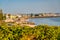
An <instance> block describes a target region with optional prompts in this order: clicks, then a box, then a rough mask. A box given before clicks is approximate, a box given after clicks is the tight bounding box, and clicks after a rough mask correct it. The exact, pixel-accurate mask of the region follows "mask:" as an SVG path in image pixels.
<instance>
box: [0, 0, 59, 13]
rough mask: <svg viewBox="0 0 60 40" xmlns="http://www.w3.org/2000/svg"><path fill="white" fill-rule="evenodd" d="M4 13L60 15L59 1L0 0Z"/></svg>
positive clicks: (0, 7) (0, 6)
mask: <svg viewBox="0 0 60 40" xmlns="http://www.w3.org/2000/svg"><path fill="white" fill-rule="evenodd" d="M0 9H2V10H3V12H4V13H60V0H0Z"/></svg>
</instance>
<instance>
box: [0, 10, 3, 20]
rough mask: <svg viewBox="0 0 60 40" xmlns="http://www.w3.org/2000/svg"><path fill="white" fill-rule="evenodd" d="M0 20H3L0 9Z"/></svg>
mask: <svg viewBox="0 0 60 40" xmlns="http://www.w3.org/2000/svg"><path fill="white" fill-rule="evenodd" d="M0 20H3V13H2V10H0Z"/></svg>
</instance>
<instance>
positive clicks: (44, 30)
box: [0, 23, 60, 40]
mask: <svg viewBox="0 0 60 40" xmlns="http://www.w3.org/2000/svg"><path fill="white" fill-rule="evenodd" d="M0 40H60V26H48V25H37V26H35V27H33V28H32V27H29V26H20V25H12V26H9V25H7V23H3V24H2V25H0Z"/></svg>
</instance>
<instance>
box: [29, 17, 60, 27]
mask: <svg viewBox="0 0 60 40" xmlns="http://www.w3.org/2000/svg"><path fill="white" fill-rule="evenodd" d="M28 21H29V22H34V23H35V25H43V24H44V25H52V26H60V17H57V18H30V19H28Z"/></svg>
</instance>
